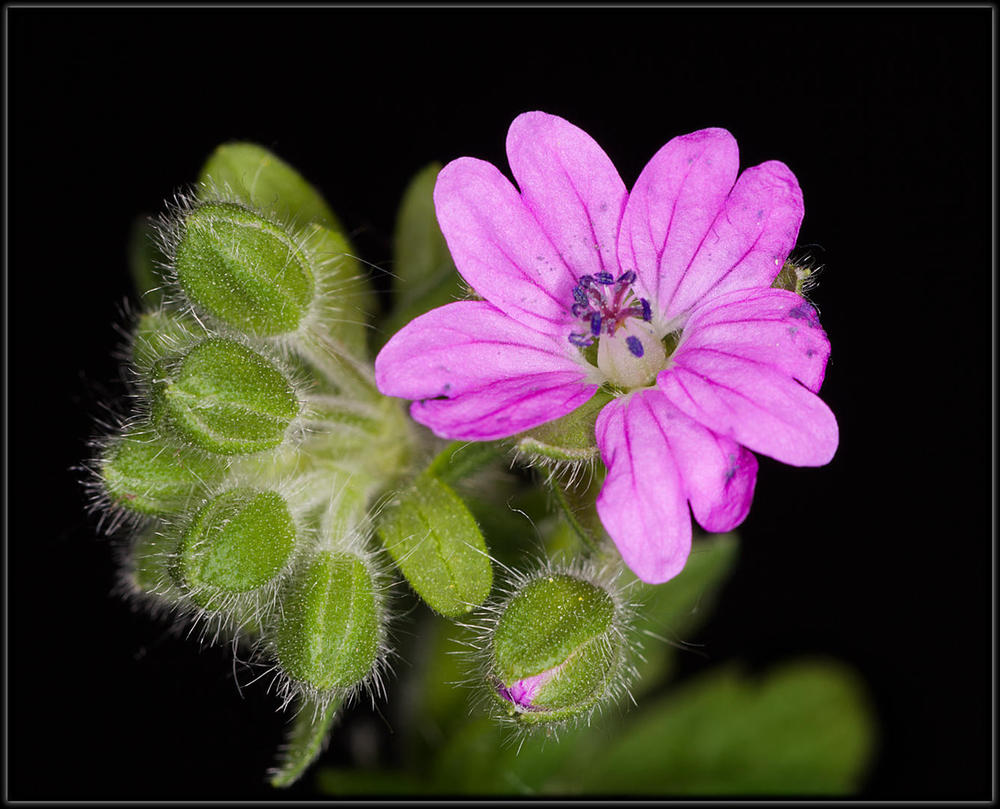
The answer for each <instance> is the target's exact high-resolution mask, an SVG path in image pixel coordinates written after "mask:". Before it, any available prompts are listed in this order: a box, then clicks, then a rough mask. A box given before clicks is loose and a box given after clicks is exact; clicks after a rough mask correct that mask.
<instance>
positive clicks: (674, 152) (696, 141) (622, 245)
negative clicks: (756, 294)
mask: <svg viewBox="0 0 1000 809" xmlns="http://www.w3.org/2000/svg"><path fill="white" fill-rule="evenodd" d="M738 171H739V152H738V150H737V148H736V141H735V140H734V139H733V136H732V135H730V134H729V133H728V132H727V131H726V130H724V129H702V130H700V131H698V132H692V133H691V134H690V135H683V136H681V137H677V138H674V139H673V140H671V141H670V142H669V143H667V144H666V145H665V146H663V148H661V149H660V150H659V151H658V152H657V153H656V154H655V155H654V156H653V159H652V160H650V161H649V163H647V164H646V167H645V168H644V169H643V170H642V173H641V174H640V175H639V179H638V180H637V181H636V184H635V187H634V188H633V189H632V193H631V195H630V196H629V199H628V203H627V205H626V206H625V213H624V216H623V217H622V224H621V231H620V233H619V236H618V259H619V262H620V264H621V268H622V269H623V270H629V269H634V270H635V271H636V273H637V274H638V276H639V286H640V288H641V289H643V290H644V291H645V293H646V296H647V297H649V298H650V299H651V303H652V304H653V311H654V312H657V313H658V314H659V315H670V316H673V313H672V312H668V303H669V302H670V299H671V297H672V296H673V294H674V291H675V289H676V287H677V286H678V284H679V283H680V282H681V280H682V279H683V277H684V273H685V271H686V269H687V267H688V266H689V265H690V264H691V261H692V260H693V258H694V257H695V255H696V254H697V252H698V250H699V248H700V247H701V246H702V243H703V241H704V239H705V235H706V234H707V233H708V232H709V230H710V228H711V227H712V224H713V223H714V222H715V219H716V217H717V216H718V214H719V211H720V210H722V208H723V205H724V204H725V201H726V196H727V195H728V194H729V192H730V189H732V187H733V183H734V182H735V180H736V175H737V172H738ZM712 280H714V278H713V279H712Z"/></svg>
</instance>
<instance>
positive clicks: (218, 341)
mask: <svg viewBox="0 0 1000 809" xmlns="http://www.w3.org/2000/svg"><path fill="white" fill-rule="evenodd" d="M153 375H154V377H155V378H154V382H153V393H154V396H153V416H154V418H155V419H156V421H157V423H159V424H161V425H164V426H166V427H167V428H168V429H171V430H173V431H174V432H176V433H177V434H179V435H180V436H182V437H183V438H186V439H187V440H188V441H190V442H192V443H193V444H195V445H196V446H198V447H200V448H201V449H204V450H208V451H210V452H217V453H220V454H223V455H243V454H246V453H250V452H259V451H261V450H265V449H271V448H273V447H276V446H278V445H279V444H280V443H281V442H282V441H283V440H284V437H285V432H286V431H287V430H288V427H289V425H291V423H292V421H293V420H294V419H295V417H296V416H297V415H298V413H299V409H300V405H299V401H298V399H297V398H296V395H295V391H294V390H293V389H292V386H291V385H290V384H289V382H288V380H287V379H286V378H285V376H284V374H282V372H281V371H280V370H278V368H276V367H275V366H274V365H273V364H272V363H271V362H270V361H269V360H267V359H265V358H264V357H262V356H261V355H260V354H258V353H257V352H255V351H252V350H251V349H249V348H247V347H246V346H244V345H242V344H240V343H237V342H236V341H234V340H228V339H225V338H217V337H213V338H209V339H207V340H204V341H202V342H201V343H199V344H198V345H196V346H195V347H194V348H192V349H191V350H190V351H189V352H188V353H187V354H186V355H185V356H184V357H183V359H181V360H180V361H179V362H178V363H176V364H174V367H173V369H172V370H171V368H170V363H166V362H161V363H158V364H157V366H156V368H155V369H154V374H153Z"/></svg>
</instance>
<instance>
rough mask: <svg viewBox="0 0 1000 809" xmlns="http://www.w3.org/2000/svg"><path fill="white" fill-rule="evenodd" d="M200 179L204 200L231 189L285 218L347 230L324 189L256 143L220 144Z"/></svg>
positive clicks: (242, 197)
mask: <svg viewBox="0 0 1000 809" xmlns="http://www.w3.org/2000/svg"><path fill="white" fill-rule="evenodd" d="M198 182H199V185H200V186H201V188H200V192H199V198H200V199H203V200H204V199H214V198H217V197H218V196H219V194H220V192H223V191H225V190H227V189H228V190H229V191H231V192H232V193H234V194H235V195H236V196H237V198H238V199H240V200H242V201H243V202H245V203H246V204H247V205H250V206H251V207H253V208H257V209H258V210H262V211H269V212H273V213H274V214H275V215H276V216H277V217H278V218H280V219H281V220H282V221H283V222H286V223H289V224H292V223H295V224H306V223H308V222H316V223H318V224H320V225H323V226H324V227H327V228H330V230H334V231H338V232H343V230H344V229H343V227H342V226H341V224H340V222H339V221H338V220H337V217H336V216H335V215H334V213H333V211H331V210H330V207H329V206H328V205H327V204H326V201H325V200H324V199H323V197H322V196H321V195H320V193H319V192H318V191H317V190H316V189H315V188H313V187H312V186H311V185H310V184H309V183H308V182H306V180H305V179H303V177H302V175H300V174H299V173H298V172H297V171H296V170H295V169H293V168H292V167H291V166H290V165H288V163H286V162H285V161H284V160H282V159H281V158H280V157H278V156H277V155H274V154H272V153H271V152H269V151H268V150H267V149H265V148H264V147H262V146H258V145H257V144H255V143H245V142H234V143H226V144H223V145H222V146H219V147H218V148H217V149H216V150H215V151H214V152H213V153H212V154H211V156H210V157H209V158H208V160H207V161H206V162H205V165H204V166H202V169H201V174H200V175H199V177H198Z"/></svg>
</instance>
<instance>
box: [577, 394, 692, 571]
mask: <svg viewBox="0 0 1000 809" xmlns="http://www.w3.org/2000/svg"><path fill="white" fill-rule="evenodd" d="M658 399H662V397H661V396H660V395H659V394H658V393H657V392H656V391H640V392H638V393H634V394H632V395H631V396H626V397H624V398H622V399H616V400H614V401H613V402H610V403H609V404H607V405H606V406H605V407H604V409H603V410H601V412H600V415H598V417H597V425H596V428H595V431H596V434H597V445H598V446H599V447H600V449H601V457H602V458H603V459H604V463H605V465H606V466H607V467H608V475H607V477H606V478H605V479H604V485H603V486H602V487H601V493H600V494H599V495H598V496H597V513H598V514H599V515H600V517H601V522H602V523H603V525H604V528H605V530H606V531H607V532H608V534H609V535H610V536H611V538H612V539H613V540H614V542H615V545H617V546H618V550H619V552H620V553H621V555H622V558H623V559H624V560H625V564H627V565H628V566H629V568H631V570H632V572H633V573H635V575H636V576H638V577H639V578H640V579H642V580H643V581H645V582H649V583H650V584H659V583H660V582H664V581H667V580H668V579H671V578H673V577H674V576H676V575H677V574H678V573H680V572H681V570H682V569H683V567H684V563H685V562H686V561H687V557H688V554H689V553H690V551H691V515H690V513H689V512H688V507H687V498H686V497H685V493H684V483H683V480H682V478H681V471H680V469H679V467H678V465H677V463H676V460H675V458H674V456H673V455H672V454H671V453H670V451H669V445H668V442H667V438H666V436H665V431H664V427H663V426H662V424H661V421H660V418H658V415H659V413H658V411H659V407H658V402H657V400H658Z"/></svg>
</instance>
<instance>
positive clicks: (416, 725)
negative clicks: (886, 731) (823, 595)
mask: <svg viewBox="0 0 1000 809" xmlns="http://www.w3.org/2000/svg"><path fill="white" fill-rule="evenodd" d="M737 552H738V538H737V536H736V535H735V534H722V535H711V536H707V537H704V538H701V539H699V540H697V541H696V542H695V545H694V548H693V552H692V554H691V557H690V561H689V562H688V565H687V567H686V568H685V570H684V572H683V573H682V574H681V575H680V576H679V577H677V578H676V579H675V580H673V581H672V582H670V584H669V585H661V586H657V587H651V586H647V585H643V584H642V583H641V582H636V583H635V584H634V587H633V589H632V590H631V591H630V592H631V594H632V595H633V597H634V600H635V601H637V602H639V603H640V604H641V607H640V609H639V615H640V618H639V619H638V621H637V626H636V632H637V639H638V640H640V642H641V644H642V648H641V656H642V658H644V660H637V661H636V665H637V667H638V668H639V670H640V673H641V677H640V679H639V680H638V682H637V683H635V684H634V685H633V688H632V693H633V695H634V696H635V698H636V700H637V702H638V706H633V705H632V704H631V703H630V702H628V701H626V702H624V703H623V704H621V705H618V706H615V707H613V708H611V709H609V710H605V711H604V712H603V713H598V714H596V715H595V716H594V718H593V720H592V721H591V723H590V726H587V725H584V726H581V727H568V728H564V729H561V730H559V731H558V733H557V734H551V735H547V734H545V733H544V732H542V733H537V734H533V735H530V736H526V737H521V736H518V735H516V734H514V733H513V732H512V731H511V729H510V728H507V727H502V726H500V725H498V724H497V723H496V722H494V721H493V720H491V719H489V718H488V717H486V716H485V715H483V713H482V711H481V710H478V709H477V708H476V700H475V696H474V694H475V690H474V689H475V688H476V684H475V671H474V670H472V669H471V667H470V665H469V663H468V662H466V661H464V660H463V649H464V648H465V647H463V645H462V643H463V642H466V643H467V642H468V640H469V633H468V632H467V631H466V630H463V629H462V628H461V627H458V626H456V625H454V624H450V623H447V622H445V621H441V620H438V619H434V618H432V617H431V616H429V615H428V616H426V623H425V624H422V625H421V626H420V629H419V631H418V632H417V633H416V634H417V635H419V637H420V638H421V649H420V651H419V659H418V660H415V661H414V671H413V674H412V676H413V681H412V682H411V683H410V685H409V686H408V687H407V699H406V700H405V703H406V705H405V707H404V708H403V709H402V711H403V712H402V713H401V715H400V716H399V717H398V722H399V725H398V726H397V730H398V731H399V734H398V741H399V743H400V745H401V760H402V761H403V762H404V765H403V767H401V768H399V769H394V770H378V771H376V770H363V769H360V770H359V769H346V768H331V767H326V768H321V769H320V770H319V772H318V774H317V776H316V778H317V785H318V789H319V790H320V792H321V793H323V794H325V795H336V796H345V795H358V796H360V795H367V796H373V795H399V794H410V795H420V794H424V795H458V794H464V795H473V796H476V795H479V796H487V795H494V796H496V795H510V796H530V795H538V796H545V795H547V796H557V795H604V796H612V795H646V796H667V797H669V796H692V795H697V796H738V795H758V796H759V795H796V796H833V795H850V794H852V793H853V792H854V791H855V790H857V789H858V787H859V786H860V783H861V779H862V778H863V777H864V774H865V772H866V768H867V765H868V762H869V760H870V758H871V756H872V753H873V750H874V745H875V724H874V719H873V714H872V712H871V709H870V707H869V705H868V698H867V696H866V692H865V689H864V686H863V684H862V683H861V681H860V679H859V678H858V676H857V675H856V674H855V673H854V672H853V671H852V670H851V669H850V668H849V667H847V666H845V665H844V664H842V663H839V662H837V661H833V660H797V661H790V662H788V663H785V664H783V665H781V666H778V667H776V668H774V669H773V670H771V671H770V672H765V673H764V674H762V675H751V674H748V673H746V672H744V671H742V670H741V669H740V668H739V666H737V665H733V664H727V665H724V666H718V667H714V668H712V669H709V670H708V671H706V672H704V673H703V674H701V675H699V676H697V677H694V678H691V679H688V680H686V681H685V682H683V683H681V684H679V685H676V686H670V687H667V688H666V690H663V686H664V685H665V683H667V681H668V680H669V677H670V676H671V673H672V670H673V661H674V656H675V655H676V653H677V648H681V649H683V648H684V641H685V638H691V637H693V633H694V632H695V631H696V630H697V628H698V627H699V626H700V625H701V624H702V622H703V621H704V620H705V619H706V618H707V617H708V615H709V613H710V607H711V605H712V603H713V602H714V599H715V596H716V594H717V593H718V591H719V588H720V587H721V585H722V584H723V583H724V581H725V580H726V578H727V577H728V575H729V573H730V572H731V570H732V568H733V565H734V563H735V561H736V557H737ZM470 686H471V687H470ZM654 693H655V694H656V695H655V696H651V695H652V694H654ZM644 697H645V698H644Z"/></svg>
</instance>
